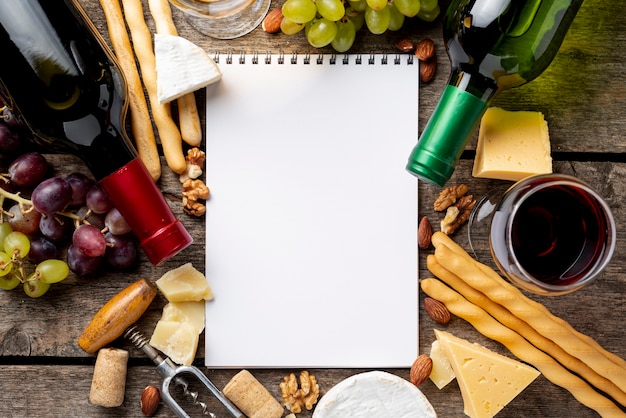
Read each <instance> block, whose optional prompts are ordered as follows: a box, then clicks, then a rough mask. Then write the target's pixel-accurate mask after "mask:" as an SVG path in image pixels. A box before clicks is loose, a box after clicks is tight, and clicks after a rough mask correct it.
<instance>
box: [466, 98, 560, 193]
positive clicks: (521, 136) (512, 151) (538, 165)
mask: <svg viewBox="0 0 626 418" xmlns="http://www.w3.org/2000/svg"><path fill="white" fill-rule="evenodd" d="M551 172H552V157H551V156H550V137H549V133H548V123H547V122H546V120H545V119H544V117H543V115H542V114H541V113H540V112H527V111H518V112H509V111H506V110H504V109H500V108H498V107H491V108H489V109H487V111H486V112H485V114H484V115H483V117H482V120H481V123H480V128H479V131H478V145H477V147H476V158H475V160H474V169H473V172H472V175H473V176H474V177H482V178H492V179H501V180H512V181H518V180H520V179H523V178H524V177H528V176H531V175H535V174H547V173H551Z"/></svg>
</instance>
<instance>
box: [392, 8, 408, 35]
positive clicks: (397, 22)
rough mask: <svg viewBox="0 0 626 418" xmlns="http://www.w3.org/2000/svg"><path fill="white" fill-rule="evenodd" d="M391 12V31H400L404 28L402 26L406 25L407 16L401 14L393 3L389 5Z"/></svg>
mask: <svg viewBox="0 0 626 418" xmlns="http://www.w3.org/2000/svg"><path fill="white" fill-rule="evenodd" d="M389 12H390V13H391V18H390V20H389V30H392V31H395V30H400V29H401V28H402V25H403V24H404V18H405V16H404V15H403V14H402V13H400V11H399V10H398V8H397V7H396V6H395V5H394V4H393V3H391V4H390V5H389Z"/></svg>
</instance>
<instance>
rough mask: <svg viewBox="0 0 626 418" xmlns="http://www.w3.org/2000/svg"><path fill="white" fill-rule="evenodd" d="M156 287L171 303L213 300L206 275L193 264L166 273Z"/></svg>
mask: <svg viewBox="0 0 626 418" xmlns="http://www.w3.org/2000/svg"><path fill="white" fill-rule="evenodd" d="M156 285H157V287H158V288H159V290H160V291H161V293H163V296H165V298H166V299H167V300H168V301H169V302H197V301H200V300H211V299H213V292H212V291H211V288H210V287H209V283H208V282H207V279H206V277H204V274H202V273H201V272H199V271H198V270H196V268H195V267H193V265H192V264H191V263H186V264H183V265H182V266H180V267H178V268H175V269H172V270H170V271H168V272H166V273H165V274H164V275H163V276H161V278H160V279H159V280H157V281H156Z"/></svg>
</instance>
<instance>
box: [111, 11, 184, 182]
mask: <svg viewBox="0 0 626 418" xmlns="http://www.w3.org/2000/svg"><path fill="white" fill-rule="evenodd" d="M103 1H105V0H103ZM108 1H117V0H108ZM122 6H123V8H124V15H125V17H126V23H127V24H128V29H129V30H130V36H131V39H132V41H133V45H134V49H135V55H136V57H137V61H139V67H140V68H141V75H142V79H143V84H144V87H145V89H146V91H147V93H148V101H149V102H150V108H151V109H152V118H153V119H154V123H155V125H156V127H157V131H158V133H159V138H160V139H161V146H162V147H163V154H165V160H166V161H167V165H168V166H169V168H170V169H171V170H172V171H173V172H175V173H177V174H181V173H183V172H184V171H185V169H186V168H187V161H186V160H185V155H184V154H183V146H182V138H181V135H180V130H179V129H178V126H176V123H174V120H173V119H172V114H171V109H170V105H169V104H168V103H163V104H161V103H159V99H158V96H157V75H156V59H155V56H154V48H153V43H152V34H151V33H150V30H149V29H148V25H147V24H146V21H145V18H144V13H143V6H142V4H141V0H122Z"/></svg>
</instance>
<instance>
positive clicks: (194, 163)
mask: <svg viewBox="0 0 626 418" xmlns="http://www.w3.org/2000/svg"><path fill="white" fill-rule="evenodd" d="M205 159H206V154H205V153H204V152H203V151H202V150H201V149H200V148H197V147H194V148H190V149H189V151H187V156H186V157H185V161H187V169H186V170H185V171H184V172H183V173H182V174H181V175H180V176H179V177H178V180H180V182H181V183H184V182H185V181H187V180H189V179H197V178H198V177H200V176H201V175H202V170H203V167H204V160H205Z"/></svg>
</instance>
